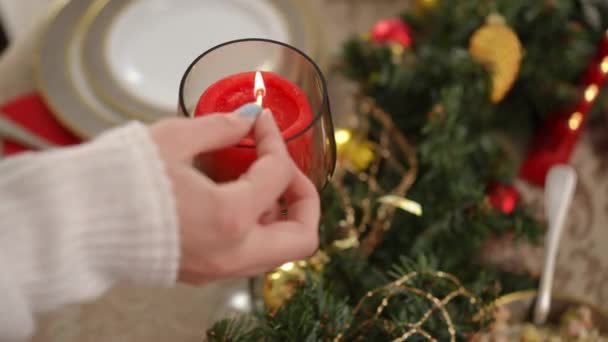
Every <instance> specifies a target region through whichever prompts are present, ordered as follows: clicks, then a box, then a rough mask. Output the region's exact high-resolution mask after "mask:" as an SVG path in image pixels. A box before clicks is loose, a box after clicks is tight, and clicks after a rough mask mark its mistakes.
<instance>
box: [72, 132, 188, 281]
mask: <svg viewBox="0 0 608 342" xmlns="http://www.w3.org/2000/svg"><path fill="white" fill-rule="evenodd" d="M106 143H108V144H120V145H121V147H123V148H127V149H128V151H129V155H128V156H127V158H128V159H125V160H123V162H124V164H123V163H120V164H122V166H124V169H122V168H119V169H117V170H116V171H115V172H114V173H115V177H116V178H117V184H115V189H116V190H118V191H119V192H120V194H118V193H117V194H116V195H117V196H116V201H117V202H118V203H121V202H123V204H124V205H125V207H126V208H128V211H126V212H123V213H124V216H122V217H120V216H119V217H116V219H117V221H118V222H117V223H118V224H116V225H113V224H111V222H108V223H110V224H108V225H106V226H105V227H104V226H98V228H99V230H91V231H90V232H89V234H86V235H85V236H83V237H84V243H85V248H87V249H88V250H89V251H90V252H91V257H92V259H93V260H94V261H95V262H96V263H97V264H98V265H99V266H100V267H102V268H103V269H105V270H107V272H109V273H110V274H111V275H113V277H114V278H116V279H119V280H122V281H125V282H130V283H136V284H143V285H148V286H150V285H153V286H170V285H173V284H174V283H175V281H176V278H177V272H178V269H179V257H180V255H179V254H180V253H179V252H180V249H179V245H180V244H179V229H178V219H177V210H176V203H175V199H174V196H173V191H172V187H171V182H170V180H169V177H168V176H167V173H166V170H165V165H164V163H163V162H162V160H161V159H160V153H159V150H158V147H157V145H156V144H155V143H154V142H153V141H152V139H151V137H150V135H149V133H148V130H147V129H146V127H145V126H144V125H142V124H140V123H136V122H133V123H130V124H129V125H127V126H126V127H124V128H122V129H120V130H117V131H115V132H112V133H111V134H108V136H102V137H100V139H99V144H100V145H105V144H106ZM102 148H104V147H102ZM125 170H126V171H127V172H126V174H127V176H126V177H125V175H124V174H125V172H124V171H125ZM120 178H123V179H122V180H119V179H120ZM126 208H125V209H126ZM122 219H125V220H124V221H123V222H121V221H122Z"/></svg>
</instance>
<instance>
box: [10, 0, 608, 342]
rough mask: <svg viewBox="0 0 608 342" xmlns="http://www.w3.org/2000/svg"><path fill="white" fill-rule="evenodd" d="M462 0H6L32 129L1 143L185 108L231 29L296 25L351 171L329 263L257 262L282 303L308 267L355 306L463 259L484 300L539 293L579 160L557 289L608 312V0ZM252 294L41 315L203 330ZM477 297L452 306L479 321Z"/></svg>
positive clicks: (84, 330)
mask: <svg viewBox="0 0 608 342" xmlns="http://www.w3.org/2000/svg"><path fill="white" fill-rule="evenodd" d="M455 3H456V2H453V1H451V0H449V1H448V0H411V1H405V0H259V1H258V0H255V1H248V0H222V1H220V0H204V1H203V0H129V1H126V0H125V1H123V0H71V1H70V0H59V1H50V0H19V1H17V0H0V27H1V28H2V30H1V33H0V114H1V115H0V116H1V117H4V118H6V119H8V120H10V121H11V122H13V123H15V124H17V125H19V127H21V128H22V129H23V131H24V132H25V133H27V134H30V135H32V136H33V137H34V138H32V137H31V136H30V137H25V136H24V135H23V133H24V132H20V135H19V137H18V139H17V138H15V137H16V136H17V135H12V138H11V137H10V136H7V135H6V132H5V136H4V137H3V134H1V132H0V146H2V149H0V152H2V153H0V157H2V156H3V155H4V157H6V158H9V157H10V156H12V155H17V154H19V153H22V152H25V151H29V150H36V149H41V146H40V144H39V143H40V141H38V140H36V139H35V138H43V139H44V140H45V141H46V142H47V143H52V144H55V145H73V144H77V143H79V142H82V141H86V140H87V139H90V138H92V137H94V136H95V135H96V134H98V133H100V132H102V131H104V130H105V129H108V128H111V127H114V126H116V125H119V124H121V123H123V122H125V121H126V120H132V119H137V120H142V121H145V122H152V121H154V120H157V119H159V118H161V117H164V116H171V115H175V114H176V113H175V108H176V105H177V97H178V85H179V80H180V78H181V76H182V74H183V72H184V71H185V69H186V67H187V66H188V64H189V63H190V62H191V61H192V60H193V59H194V58H195V57H196V56H198V55H199V54H200V53H202V52H203V51H205V50H207V49H209V48H211V47H212V46H214V45H216V44H218V43H221V42H224V41H226V40H231V39H235V38H244V37H249V36H259V37H264V38H272V39H276V40H281V41H284V42H286V43H288V44H291V45H293V46H295V47H297V48H299V49H301V50H303V51H304V52H306V53H307V54H308V55H310V56H311V57H312V59H313V60H314V61H315V62H316V63H317V64H318V65H319V66H320V67H321V69H322V70H323V72H324V73H325V76H326V77H327V79H328V81H329V89H328V90H329V98H330V100H331V101H330V104H331V109H332V115H333V120H334V123H335V128H336V136H335V138H336V142H337V144H338V172H337V175H339V177H336V179H335V180H334V183H332V186H331V187H330V189H329V190H328V191H327V192H326V193H325V195H327V198H325V200H326V202H324V203H326V206H324V209H325V212H324V217H323V220H324V221H323V223H324V228H323V229H322V230H321V233H322V246H321V251H322V252H326V253H327V255H326V257H327V259H329V261H327V260H326V261H324V262H323V263H322V266H321V267H317V266H319V265H318V264H317V262H318V260H317V259H315V260H312V259H311V260H306V261H304V262H303V263H299V264H293V263H292V264H289V265H286V267H284V268H282V269H277V270H276V272H274V273H272V274H270V275H267V276H261V278H260V279H258V280H260V281H261V282H262V283H263V284H264V286H265V287H264V289H265V291H266V292H264V293H263V294H262V295H263V296H265V297H264V302H265V304H266V305H267V306H269V307H270V306H271V305H270V304H272V303H274V304H276V303H279V304H282V303H284V302H283V301H284V300H285V298H284V297H283V296H284V295H285V294H286V293H290V294H291V293H292V292H293V291H292V290H293V288H292V285H290V283H289V281H292V280H293V279H296V280H297V282H300V283H301V282H302V279H301V277H302V274H303V270H302V268H306V267H307V268H309V269H311V268H312V269H314V270H315V272H317V273H318V274H320V275H322V277H323V279H324V280H327V281H333V282H335V283H337V284H338V286H336V287H335V289H334V288H332V291H334V290H335V293H333V294H334V295H335V296H336V297H337V298H343V297H344V298H346V297H348V298H350V299H349V300H350V302H347V303H348V305H349V307H350V308H351V309H352V308H353V307H354V303H353V301H356V299H357V298H359V297H360V296H362V295H363V294H365V293H367V291H370V290H371V289H374V288H377V287H379V286H381V285H383V284H385V283H387V282H388V281H390V280H391V279H392V277H394V274H395V273H407V272H408V271H411V270H427V271H428V270H430V269H433V270H436V271H446V272H452V273H454V274H456V276H457V277H458V278H460V279H461V280H462V281H463V282H464V283H465V285H466V286H469V287H470V288H472V289H475V290H476V291H477V290H479V293H476V295H479V296H480V297H482V296H485V295H488V291H489V292H491V291H495V292H496V293H494V295H505V294H509V293H519V291H520V290H523V289H532V290H534V289H535V288H536V287H537V286H538V278H539V276H540V274H541V271H542V268H543V253H544V252H545V249H544V247H545V246H544V245H543V236H544V233H545V232H546V230H547V218H546V217H545V213H544V205H545V203H544V201H545V198H544V195H545V193H544V191H545V189H544V188H543V185H544V181H545V176H546V173H547V171H548V169H549V167H551V166H554V165H555V164H558V163H569V164H570V165H571V166H572V167H573V169H574V170H575V171H576V174H577V176H578V180H579V181H578V184H577V187H576V192H575V193H574V195H573V198H574V200H573V202H572V205H571V208H569V211H568V214H567V215H566V217H567V219H566V225H565V227H566V231H565V233H564V234H565V236H566V238H565V239H563V240H562V242H561V244H560V246H559V254H558V267H557V275H556V277H557V278H556V279H557V280H556V282H555V283H554V289H555V290H556V291H558V292H560V293H566V294H568V295H571V296H574V297H576V298H581V299H584V300H585V301H587V302H588V303H591V304H593V305H595V306H597V307H601V308H602V310H603V309H605V308H607V307H608V251H607V250H606V249H605V248H604V247H603V246H604V245H605V243H604V242H605V241H608V230H606V229H605V228H606V225H607V224H608V177H606V174H607V173H606V172H607V171H608V139H607V138H606V137H607V135H606V132H607V130H608V125H607V124H606V114H607V113H608V94H607V92H606V91H605V88H606V87H605V86H603V85H604V83H605V81H606V75H607V74H608V33H605V30H606V29H608V27H607V26H608V25H607V23H608V2H607V1H604V0H538V1H529V2H523V1H521V2H517V1H512V0H480V1H475V0H459V1H458V2H457V4H458V6H456V5H452V4H455ZM250 53H258V54H259V53H260V51H250ZM264 53H265V51H262V54H264ZM247 55H248V54H247V53H243V56H241V55H239V56H231V57H233V58H235V59H236V60H237V61H238V59H239V58H246V56H247ZM274 57H276V56H274ZM274 57H273V58H274ZM276 58H278V59H272V58H269V60H268V61H267V62H268V63H278V64H280V63H281V62H280V60H281V57H280V56H279V57H276ZM277 61H279V62H277ZM260 67H263V66H260ZM547 141H548V143H547ZM410 143H411V145H409V144H410ZM391 158H395V160H392V159H391ZM389 159H390V160H389ZM383 163H387V164H383ZM374 165H376V166H374ZM379 165H390V167H384V168H381V167H379ZM378 170H380V171H378ZM416 172H418V174H417V175H416ZM400 182H403V183H400ZM395 184H400V185H399V186H397V185H395ZM403 184H405V186H404V185H403ZM389 194H390V196H388V197H387V196H386V195H389ZM345 198H346V199H345ZM380 201H383V202H380ZM347 202H351V203H349V205H352V206H355V207H356V208H355V209H353V207H352V206H351V207H349V208H347V207H346V205H344V203H347ZM370 203H374V205H370ZM377 203H383V206H380V205H376V204H377ZM357 205H359V207H357ZM384 205H386V206H388V207H389V208H391V210H389V211H388V212H390V214H389V215H388V217H390V218H388V219H386V215H385V212H384V210H386V208H387V207H385V206H384ZM370 208H373V210H372V209H370ZM378 208H382V210H380V209H378ZM393 209H396V211H395V210H393ZM375 210H378V212H380V213H382V215H380V214H378V212H376V211H375ZM362 212H364V213H367V214H366V215H362V214H361V213H362ZM353 213H354V214H353ZM334 214H335V215H334ZM375 214H378V217H380V216H381V217H382V218H378V217H376V216H374V215H375ZM383 220H387V221H383ZM386 222H388V223H387V225H384V223H386ZM327 227H331V228H327ZM389 228H390V229H389ZM370 237H371V238H370ZM383 237H384V240H383V239H382V238H383ZM454 246H458V247H459V248H454ZM353 251H355V252H356V253H361V255H363V256H364V258H355V257H354V256H353V255H357V256H358V255H359V254H356V253H355V254H351V252H353ZM316 256H318V255H316ZM327 265H329V266H327ZM323 270H325V271H323ZM328 270H329V271H328ZM295 271H299V272H300V273H297V274H294V272H295ZM357 272H359V273H357ZM294 277H295V278H294ZM286 279H287V280H286ZM417 284H418V285H419V284H420V283H417ZM423 284H428V283H423ZM431 284H435V285H436V284H437V282H431ZM258 285H259V284H258ZM414 285H415V284H412V286H414ZM431 287H432V286H431ZM272 289H275V290H274V292H273V290H272ZM250 290H251V289H250V288H249V283H248V281H247V280H246V279H239V280H235V281H227V282H221V283H217V284H212V285H209V286H206V287H204V288H194V287H190V286H185V285H178V286H176V287H174V288H171V289H161V290H159V289H145V288H137V289H135V288H130V287H122V286H119V287H117V288H115V289H113V290H112V291H110V292H109V293H108V294H106V295H104V296H103V297H102V298H100V299H99V300H97V301H95V302H92V303H86V304H83V305H74V306H70V307H67V308H64V309H61V310H58V311H57V312H52V313H49V314H46V315H44V316H43V317H41V321H40V329H39V331H38V333H37V336H36V337H35V338H34V341H53V342H54V341H62V342H63V341H108V340H111V341H200V340H201V339H202V336H204V335H205V332H206V330H207V329H208V328H209V327H210V326H211V324H213V322H215V321H216V320H217V319H219V318H222V317H224V316H226V315H229V314H234V313H239V312H244V311H248V310H250V309H251V304H252V303H251V301H250V300H251V295H252V292H251V291H250ZM440 290H442V291H445V290H446V289H445V288H442V289H440ZM501 291H502V292H501ZM306 295H309V296H316V295H319V294H318V293H307V294H306ZM286 297H289V296H286ZM490 297H491V296H489V295H488V298H490ZM315 298H316V299H319V298H317V297H315ZM484 298H485V297H484ZM493 299H494V298H492V299H491V300H493ZM319 300H320V299H319ZM489 300H490V299H489ZM411 303H412V302H411V301H410V302H408V305H395V307H391V308H390V309H391V310H394V311H390V313H391V316H390V317H391V318H390V319H395V317H411V315H412V312H410V311H407V310H408V308H410V306H409V304H411ZM416 303H418V302H416ZM334 304H335V303H334ZM528 304H529V303H528ZM293 305H294V306H293V307H292V308H293V312H295V314H294V315H293V317H296V316H297V317H299V318H302V319H306V318H309V319H310V320H311V321H309V322H307V323H310V324H311V326H312V325H314V326H315V327H317V326H318V324H317V323H318V322H317V318H310V317H308V316H307V315H304V314H302V312H304V311H306V310H305V309H306V308H307V307H308V306H307V305H305V304H304V305H303V304H302V302H300V306H298V304H297V303H296V304H293ZM459 305H460V306H459ZM279 306H280V305H279ZM411 308H414V309H416V310H417V309H420V312H422V311H424V310H422V309H423V308H420V307H417V306H415V305H414V304H412V306H411ZM334 309H335V308H334ZM469 309H470V308H468V307H467V308H466V310H465V308H464V304H462V303H460V304H457V305H456V306H455V307H453V308H452V309H450V310H453V312H454V313H455V314H454V317H456V319H464V318H465V317H464V316H463V315H464V314H465V313H467V314H470V312H468V311H467V310H469ZM336 310H337V309H336ZM400 310H401V311H400ZM416 310H413V311H416ZM370 312H375V310H370ZM466 318H467V319H468V318H470V317H466ZM320 319H321V318H319V320H320ZM337 320H338V319H337ZM338 321H340V322H341V324H344V321H345V319H342V320H338ZM465 321H466V322H469V321H470V320H465ZM340 322H338V323H340ZM437 322H439V323H441V322H442V318H437V320H436V321H435V323H437ZM606 322H608V319H607V320H606ZM274 323H276V325H274V326H273V325H272V324H273V322H271V323H269V324H270V325H269V326H271V327H273V328H276V329H274V331H278V332H282V331H281V329H284V328H285V327H286V326H289V323H290V322H289V321H281V317H280V315H279V317H278V318H277V321H276V322H274ZM281 323H282V324H281ZM338 323H336V324H338ZM439 323H437V324H438V325H441V324H439ZM302 326H306V324H304V323H303V324H302ZM378 326H380V324H378ZM465 326H466V327H468V326H467V325H466V324H463V325H462V326H459V329H460V328H462V329H465V328H466V327H465ZM606 326H607V327H608V323H607V324H606ZM435 327H436V326H435ZM463 327H465V328H463ZM469 328H470V327H469ZM311 329H312V328H311ZM315 329H316V328H315ZM270 330H273V329H270ZM444 330H445V329H444ZM438 333H441V332H438ZM443 333H446V332H445V331H443ZM459 333H462V336H465V335H466V336H470V335H467V333H469V332H466V331H465V332H462V331H460V332H459ZM439 336H445V335H439ZM292 337H293V336H292ZM299 337H300V336H297V335H296V337H294V338H293V339H292V340H304V337H302V338H299ZM279 340H280V339H279ZM439 340H442V339H441V338H439ZM444 340H445V339H444Z"/></svg>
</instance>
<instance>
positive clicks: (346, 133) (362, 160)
mask: <svg viewBox="0 0 608 342" xmlns="http://www.w3.org/2000/svg"><path fill="white" fill-rule="evenodd" d="M335 138H336V147H337V152H338V159H339V160H340V161H343V162H346V164H348V166H353V167H354V168H355V170H357V171H363V170H366V169H367V168H368V167H369V166H370V165H371V163H372V162H373V161H374V159H375V158H376V153H375V152H374V147H373V145H372V143H371V142H369V141H361V140H358V139H356V138H354V137H353V133H352V131H350V130H347V129H338V130H336V133H335Z"/></svg>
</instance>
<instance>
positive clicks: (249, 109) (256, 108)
mask: <svg viewBox="0 0 608 342" xmlns="http://www.w3.org/2000/svg"><path fill="white" fill-rule="evenodd" d="M261 111H262V107H260V105H258V104H257V103H254V102H252V103H248V104H246V105H243V106H242V107H240V108H239V109H237V110H235V112H236V113H237V114H238V115H240V116H242V117H244V118H249V119H255V117H256V116H258V114H259V113H260V112H261Z"/></svg>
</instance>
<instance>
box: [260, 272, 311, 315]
mask: <svg viewBox="0 0 608 342" xmlns="http://www.w3.org/2000/svg"><path fill="white" fill-rule="evenodd" d="M305 268H306V267H305V266H304V265H302V264H301V262H288V263H286V264H283V265H282V266H281V267H279V268H277V269H276V270H274V271H273V272H271V273H268V274H267V275H266V277H265V278H264V288H263V291H262V295H263V297H264V304H265V305H266V308H267V309H268V310H269V311H270V312H271V313H273V314H274V313H275V312H276V311H277V310H278V309H279V307H281V305H283V303H285V301H287V300H288V299H289V298H291V296H293V294H294V292H295V289H296V287H297V286H299V285H301V284H302V283H303V282H304V281H305V280H306V272H305Z"/></svg>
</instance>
